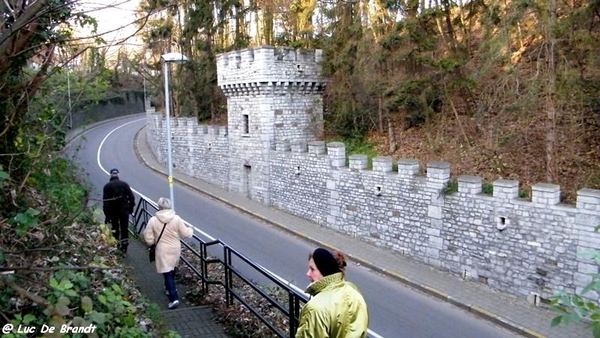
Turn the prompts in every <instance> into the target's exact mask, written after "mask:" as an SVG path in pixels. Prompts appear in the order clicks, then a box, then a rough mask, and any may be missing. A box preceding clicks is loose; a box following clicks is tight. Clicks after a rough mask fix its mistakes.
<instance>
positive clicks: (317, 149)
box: [308, 141, 325, 155]
mask: <svg viewBox="0 0 600 338" xmlns="http://www.w3.org/2000/svg"><path fill="white" fill-rule="evenodd" d="M308 153H309V154H312V155H323V154H325V142H323V141H313V142H309V143H308Z"/></svg>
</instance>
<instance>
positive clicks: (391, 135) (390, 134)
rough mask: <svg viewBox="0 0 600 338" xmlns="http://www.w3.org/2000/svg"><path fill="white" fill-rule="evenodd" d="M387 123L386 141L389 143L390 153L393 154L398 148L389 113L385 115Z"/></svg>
mask: <svg viewBox="0 0 600 338" xmlns="http://www.w3.org/2000/svg"><path fill="white" fill-rule="evenodd" d="M387 125H388V142H389V145H390V149H389V150H390V154H393V153H394V152H395V151H396V149H397V148H398V144H397V143H396V133H395V132H394V125H393V124H392V119H391V118H390V116H389V114H388V117H387Z"/></svg>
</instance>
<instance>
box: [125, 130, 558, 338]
mask: <svg viewBox="0 0 600 338" xmlns="http://www.w3.org/2000/svg"><path fill="white" fill-rule="evenodd" d="M142 130H143V128H142V129H140V131H138V132H137V133H136V134H135V137H134V139H135V141H134V152H135V154H136V156H137V157H138V159H139V160H140V161H141V162H142V163H144V165H146V167H148V168H150V169H151V170H152V171H154V172H156V173H157V174H160V175H163V176H167V174H166V173H165V172H163V171H162V170H161V169H159V168H155V167H154V166H152V165H150V164H149V163H148V161H146V159H145V158H144V156H143V155H142V154H141V152H140V151H139V148H138V135H139V133H140V132H141V131H142ZM174 179H175V180H176V181H177V182H179V183H181V184H183V185H185V186H186V187H188V188H190V189H192V190H194V191H198V192H200V193H202V194H204V195H206V196H208V197H210V198H213V199H215V200H218V201H220V202H222V203H224V204H227V205H229V206H231V207H233V208H235V209H237V210H240V211H242V212H244V213H245V214H247V215H250V216H252V217H254V218H257V219H260V220H262V221H264V222H266V223H269V224H272V225H274V226H277V227H278V228H279V229H281V230H284V231H286V232H288V233H290V234H292V235H294V236H298V237H301V238H303V239H305V240H307V241H309V242H311V243H313V244H315V245H318V246H322V247H325V248H327V249H329V250H338V249H337V248H336V247H335V246H333V245H331V244H329V243H323V242H321V241H318V240H316V239H314V238H312V237H310V236H308V235H306V234H304V233H302V232H299V231H296V230H293V229H290V228H288V227H286V226H284V225H283V224H280V223H278V222H275V221H272V220H270V219H268V218H266V217H264V216H262V215H260V214H257V213H255V212H252V211H250V210H248V209H246V208H244V207H242V206H240V205H237V204H235V203H233V202H230V201H228V200H227V199H225V198H221V197H219V196H216V195H213V194H212V193H210V192H207V191H204V190H201V189H199V188H197V187H195V186H194V185H192V184H190V183H188V182H186V181H184V180H181V179H178V178H175V177H174ZM348 257H349V258H351V259H352V260H353V261H355V262H356V263H359V264H361V265H363V266H365V267H368V268H369V269H371V270H373V271H376V272H379V273H381V274H383V275H386V276H388V277H390V278H393V279H394V280H397V281H399V282H401V283H402V284H404V285H407V286H409V287H411V288H413V289H416V290H419V291H421V292H423V293H425V294H428V295H431V296H433V297H435V298H437V299H440V300H443V301H445V302H447V303H449V304H452V305H454V306H456V307H458V308H460V309H463V310H466V311H468V312H470V313H472V314H474V315H476V316H477V317H479V318H482V319H485V320H487V321H489V322H492V323H495V324H497V325H499V326H501V327H503V328H505V329H507V330H510V331H512V332H515V333H517V334H520V335H523V336H525V337H529V338H547V337H546V336H544V335H542V334H540V333H538V332H535V331H533V330H530V329H527V328H524V327H522V326H520V325H517V324H515V323H513V322H512V321H510V320H507V319H505V318H503V317H501V316H499V315H496V314H494V313H492V312H490V311H487V310H485V309H483V308H481V307H478V306H476V305H470V304H465V303H463V302H460V301H458V300H457V299H455V298H453V297H452V296H451V295H449V294H447V293H445V292H443V291H440V290H437V289H435V288H433V287H431V286H429V285H425V284H421V283H418V282H415V281H413V280H411V279H410V278H408V277H406V276H404V275H401V274H399V273H397V272H394V271H389V270H387V269H384V268H381V267H379V266H376V265H375V264H373V263H371V262H369V261H368V260H365V259H362V258H360V257H357V256H355V255H348Z"/></svg>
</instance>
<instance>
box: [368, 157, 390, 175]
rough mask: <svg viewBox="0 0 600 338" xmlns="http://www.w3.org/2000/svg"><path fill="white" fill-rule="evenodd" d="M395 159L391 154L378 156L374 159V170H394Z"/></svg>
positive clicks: (382, 171)
mask: <svg viewBox="0 0 600 338" xmlns="http://www.w3.org/2000/svg"><path fill="white" fill-rule="evenodd" d="M392 166H393V160H392V158H391V157H390V156H377V157H375V158H374V159H373V171H375V172H381V173H389V172H391V171H392Z"/></svg>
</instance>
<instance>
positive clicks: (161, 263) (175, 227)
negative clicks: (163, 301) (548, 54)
mask: <svg viewBox="0 0 600 338" xmlns="http://www.w3.org/2000/svg"><path fill="white" fill-rule="evenodd" d="M157 204H158V211H157V212H156V214H155V215H154V216H153V217H152V218H150V220H149V221H148V225H147V226H146V231H145V232H144V240H145V241H146V244H148V245H152V244H154V243H155V242H156V241H157V240H158V244H157V245H156V272H158V273H162V274H163V276H164V278H165V293H166V294H167V295H168V296H169V309H174V308H176V307H177V306H179V295H178V294H177V288H176V287H175V267H176V266H177V264H178V263H179V256H181V243H180V242H179V239H180V238H182V237H185V238H189V237H192V235H193V234H194V230H193V229H192V228H188V227H187V226H185V224H184V223H183V220H182V219H181V217H179V216H177V215H176V214H175V211H174V210H173V209H171V201H170V200H169V199H168V198H164V197H161V198H160V199H159V200H158V203H157ZM163 227H164V232H163V234H162V236H160V233H161V231H163ZM159 236H160V240H159V239H158V238H159Z"/></svg>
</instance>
